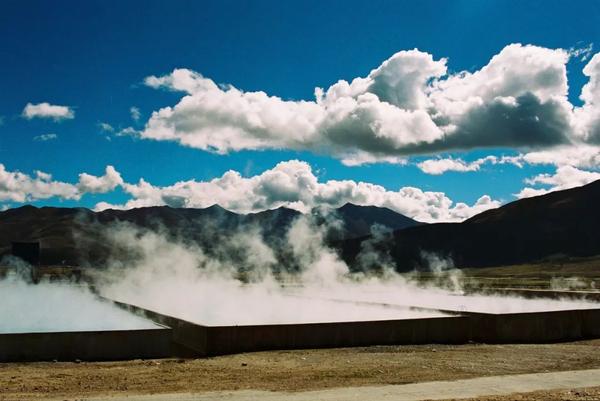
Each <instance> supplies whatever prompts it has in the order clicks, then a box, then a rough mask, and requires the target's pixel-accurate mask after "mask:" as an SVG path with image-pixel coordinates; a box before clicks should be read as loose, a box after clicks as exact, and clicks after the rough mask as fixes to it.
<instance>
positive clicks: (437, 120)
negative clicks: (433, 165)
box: [139, 44, 600, 165]
mask: <svg viewBox="0 0 600 401" xmlns="http://www.w3.org/2000/svg"><path fill="white" fill-rule="evenodd" d="M590 51H591V50H590ZM581 52H583V50H581ZM581 52H577V51H576V50H574V49H571V50H563V49H548V48H543V47H539V46H532V45H521V44H512V45H509V46H506V47H505V48H504V49H502V50H501V51H500V53H498V54H497V55H495V56H494V57H492V59H491V60H490V61H489V63H488V64H487V65H485V66H483V67H482V68H481V69H479V70H477V71H475V72H459V73H456V74H449V73H448V70H447V65H446V64H447V60H446V59H444V58H441V59H435V58H434V57H433V56H432V55H431V54H428V53H425V52H421V51H419V50H416V49H415V50H409V51H400V52H398V53H396V54H394V55H393V56H392V57H390V58H389V59H388V60H385V61H384V62H383V63H382V64H381V65H380V66H379V67H377V68H375V69H373V70H372V71H371V72H370V73H369V74H368V75H367V76H366V77H358V78H355V79H353V80H351V81H350V82H348V81H345V80H340V81H338V82H336V83H335V84H333V85H331V86H330V87H329V88H327V89H326V90H325V89H322V88H316V89H315V99H314V100H311V101H304V100H300V101H291V100H283V99H281V98H279V97H277V96H271V95H268V94H266V93H264V92H261V91H258V92H244V91H242V90H240V89H238V88H235V87H233V86H231V85H218V84H216V83H215V82H214V81H212V80H211V79H209V78H206V77H204V76H202V75H201V74H199V73H197V72H194V71H191V70H187V69H176V70H174V71H173V72H172V73H170V74H167V75H164V76H149V77H147V78H146V79H145V84H146V85H148V86H150V87H152V88H156V89H159V88H162V89H166V90H170V91H178V92H183V93H184V96H183V97H182V98H181V99H180V101H179V102H178V103H177V104H175V105H174V106H169V107H164V108H162V109H160V110H158V111H155V112H153V113H152V115H151V117H150V119H149V120H148V121H147V123H146V126H145V128H144V129H143V130H142V131H141V132H140V133H139V135H140V136H141V137H143V138H147V139H154V140H168V141H176V142H179V143H180V144H182V145H185V146H190V147H194V148H198V149H202V150H206V151H211V152H216V153H227V152H230V151H238V150H242V149H294V150H308V151H312V152H316V153H324V154H330V155H332V156H334V157H337V158H339V159H341V160H342V161H343V162H344V163H345V164H347V165H357V164H362V163H372V162H374V161H383V162H390V160H392V162H395V161H401V160H404V157H405V156H409V155H414V154H427V153H437V152H442V151H450V150H468V149H474V148H485V147H490V148H491V147H508V148H519V149H522V148H525V149H530V148H545V147H551V146H555V145H560V144H571V143H573V142H576V141H592V140H594V138H595V137H596V134H595V133H596V131H595V130H596V129H597V127H598V126H599V125H600V124H598V121H596V120H595V119H594V118H593V117H591V116H596V115H597V114H598V113H596V111H597V103H598V101H597V92H598V90H597V87H598V84H597V82H598V75H599V72H598V71H597V69H598V68H597V64H598V63H597V60H598V59H599V56H598V55H596V56H594V57H593V58H592V59H591V60H590V62H589V63H588V65H586V67H585V69H584V74H586V75H587V76H588V77H589V82H588V84H586V86H585V87H584V89H583V92H582V95H581V96H582V99H583V101H584V105H583V106H582V107H579V108H577V107H574V106H573V105H572V104H571V103H570V102H569V101H568V100H567V91H568V82H567V73H566V64H567V62H568V61H569V57H570V56H571V55H573V56H575V55H576V54H577V57H579V56H580V55H581V54H584V53H581ZM583 117H585V118H583ZM582 118H583V119H585V120H586V122H578V121H579V120H581V119H582ZM590 119H591V120H592V121H590Z"/></svg>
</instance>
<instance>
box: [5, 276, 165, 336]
mask: <svg viewBox="0 0 600 401" xmlns="http://www.w3.org/2000/svg"><path fill="white" fill-rule="evenodd" d="M0 294H2V302H0V333H34V332H62V331H100V330H134V329H152V328H154V329H155V328H158V326H156V325H155V324H154V323H152V322H150V321H148V320H145V319H143V318H141V317H138V316H135V315H132V314H130V313H128V312H126V311H123V310H121V309H119V308H117V307H116V306H113V305H112V304H110V303H108V302H103V301H101V300H100V299H99V298H98V297H96V296H95V295H94V294H92V293H91V292H90V291H89V289H88V288H87V287H80V286H75V285H73V284H70V283H48V282H42V283H39V284H37V285H36V284H30V283H27V282H26V281H25V280H24V279H23V278H22V277H19V276H18V275H9V276H8V277H7V278H5V279H4V280H0Z"/></svg>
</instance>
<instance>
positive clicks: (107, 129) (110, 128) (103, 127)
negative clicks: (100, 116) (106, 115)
mask: <svg viewBox="0 0 600 401" xmlns="http://www.w3.org/2000/svg"><path fill="white" fill-rule="evenodd" d="M98 127H100V129H101V130H102V131H104V132H114V131H115V129H114V127H113V126H112V125H110V124H109V123H103V122H100V123H98Z"/></svg>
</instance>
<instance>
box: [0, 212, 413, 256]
mask: <svg viewBox="0 0 600 401" xmlns="http://www.w3.org/2000/svg"><path fill="white" fill-rule="evenodd" d="M333 212H334V213H333V214H332V215H333V216H338V217H339V218H341V220H342V222H343V224H342V226H343V227H344V228H342V230H341V231H340V232H338V233H337V234H336V236H335V239H338V240H339V239H345V238H354V237H360V236H364V235H367V234H369V233H370V227H371V226H372V225H373V224H375V223H377V224H384V225H386V226H387V227H389V228H390V229H399V228H404V227H406V226H410V225H416V224H420V223H417V222H415V221H414V220H412V219H409V218H407V217H405V216H402V215H400V214H398V213H395V212H393V211H391V210H389V209H385V208H377V207H362V206H356V205H350V204H348V205H345V206H343V207H341V208H339V209H337V210H334V211H333ZM299 215H300V213H299V212H298V211H295V210H292V209H287V208H284V207H281V208H278V209H274V210H267V211H264V212H260V213H252V214H247V215H241V214H236V213H233V212H230V211H228V210H226V209H223V208H222V207H220V206H218V205H213V206H211V207H208V208H205V209H185V208H171V207H168V206H156V207H145V208H137V209H129V210H113V209H109V210H104V211H102V212H93V211H91V210H88V209H84V208H54V207H42V208H36V207H33V206H23V207H20V208H16V209H10V210H7V211H4V212H0V255H3V254H7V253H10V249H11V242H12V241H39V242H40V243H41V246H42V263H44V264H62V263H65V264H71V265H88V264H91V265H96V264H102V263H103V262H105V259H106V255H108V254H109V253H110V251H111V250H112V249H109V245H108V244H107V243H106V242H107V241H106V238H105V237H104V233H105V231H104V228H105V227H107V226H109V225H111V224H115V223H118V222H126V223H130V224H132V225H135V226H137V227H140V228H145V229H150V230H153V231H160V232H161V233H162V234H164V235H166V236H169V237H171V238H177V239H185V240H186V241H189V242H192V243H195V244H197V245H199V246H200V247H202V248H203V249H204V250H205V252H207V253H208V254H211V252H212V250H213V249H214V248H215V247H214V246H213V245H214V244H215V243H223V242H225V240H226V239H227V238H228V237H230V236H231V235H234V234H235V233H236V232H238V231H240V230H247V229H249V228H256V229H257V232H259V233H260V235H262V236H263V238H264V240H265V241H267V242H268V243H270V244H274V245H275V246H277V245H278V244H280V245H281V244H283V243H284V239H285V234H286V232H287V229H288V228H289V226H290V224H291V223H292V221H293V220H294V219H295V218H296V217H298V216H299ZM346 228H347V229H346Z"/></svg>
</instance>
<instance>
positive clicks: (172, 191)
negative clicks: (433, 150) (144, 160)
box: [96, 160, 500, 222]
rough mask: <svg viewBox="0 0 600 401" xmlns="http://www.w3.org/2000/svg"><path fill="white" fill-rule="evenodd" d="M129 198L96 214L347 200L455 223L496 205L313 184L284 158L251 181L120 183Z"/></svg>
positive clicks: (243, 209) (309, 174)
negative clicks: (165, 207)
mask: <svg viewBox="0 0 600 401" xmlns="http://www.w3.org/2000/svg"><path fill="white" fill-rule="evenodd" d="M122 187H123V190H124V191H125V192H126V193H128V194H129V195H131V197H132V199H131V200H129V201H128V202H127V203H126V204H124V205H111V204H109V203H106V202H101V203H99V204H97V205H96V209H97V210H102V209H106V208H127V209H129V208H133V207H143V206H155V205H169V206H173V207H197V208H204V207H208V206H211V205H213V204H215V203H217V204H219V205H221V206H223V207H225V208H226V209H229V210H232V211H235V212H240V213H248V212H257V211H262V210H266V209H273V208H277V207H280V206H286V207H289V208H294V209H297V210H299V211H302V212H306V211H308V210H310V209H311V208H313V207H317V206H319V207H339V206H342V205H343V204H345V203H347V202H352V203H355V204H358V205H374V206H382V207H387V208H390V209H392V210H395V211H397V212H399V213H402V214H404V215H407V216H409V217H412V218H415V219H417V220H420V221H424V222H436V221H460V220H463V219H465V218H468V217H471V216H473V215H475V214H477V213H479V212H482V211H484V210H487V209H490V208H494V207H498V206H499V205H500V203H499V202H498V201H495V200H493V199H491V198H490V197H489V196H482V197H481V198H480V199H479V200H478V201H477V202H476V203H475V204H473V205H467V204H465V203H456V204H455V203H454V202H453V201H452V200H451V199H450V198H448V197H447V196H446V195H445V194H444V193H442V192H430V191H423V190H421V189H419V188H415V187H403V188H400V189H399V190H398V191H390V190H387V189H385V188H384V187H382V186H380V185H375V184H371V183H365V182H356V181H352V180H343V181H338V180H329V181H326V182H319V180H318V178H317V177H316V176H315V174H314V173H313V171H312V169H311V167H310V165H309V164H307V163H305V162H302V161H298V160H290V161H286V162H281V163H279V164H277V165H276V166H275V167H274V168H272V169H270V170H267V171H265V172H263V173H262V174H259V175H255V176H252V177H243V176H242V175H241V174H240V173H239V172H237V171H228V172H226V173H225V174H223V176H221V177H219V178H215V179H213V180H210V181H200V182H199V181H194V180H190V181H182V182H178V183H175V184H173V185H170V186H165V187H158V186H154V185H152V184H150V183H148V182H147V181H145V180H143V179H141V180H140V181H139V182H138V183H136V184H129V183H124V184H123V185H122Z"/></svg>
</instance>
